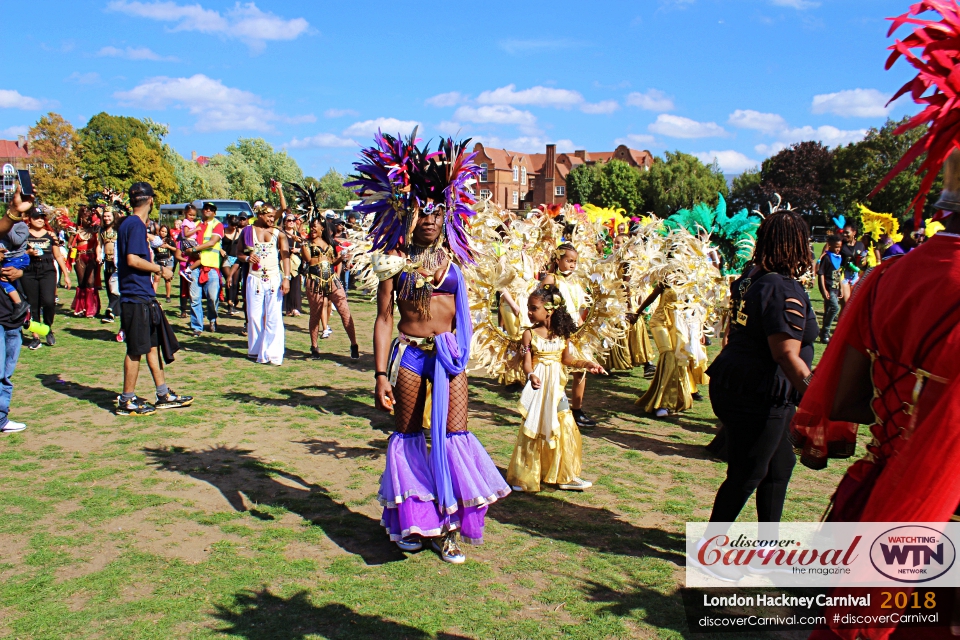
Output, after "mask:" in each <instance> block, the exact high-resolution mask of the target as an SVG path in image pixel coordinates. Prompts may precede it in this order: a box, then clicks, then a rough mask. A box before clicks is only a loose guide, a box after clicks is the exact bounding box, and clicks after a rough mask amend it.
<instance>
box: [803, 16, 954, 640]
mask: <svg viewBox="0 0 960 640" xmlns="http://www.w3.org/2000/svg"><path fill="white" fill-rule="evenodd" d="M928 10H929V11H935V12H937V13H939V14H940V20H925V19H920V18H919V17H917V16H919V15H920V14H922V13H923V12H925V11H928ZM904 24H911V25H915V29H914V31H913V33H912V34H911V35H909V36H908V37H906V38H904V39H903V40H902V41H901V40H897V41H896V42H895V44H894V45H893V46H892V47H891V49H893V54H892V55H891V56H890V59H889V60H888V67H889V66H890V65H891V64H892V63H893V62H895V61H896V60H897V59H898V58H899V57H900V56H903V57H905V58H906V59H907V61H908V62H909V63H910V64H911V65H913V66H914V67H916V68H917V70H918V74H917V76H916V78H914V79H913V80H912V81H910V82H908V83H907V84H906V85H904V88H903V89H902V90H901V92H900V93H898V94H897V96H895V97H899V95H901V94H903V93H905V92H910V93H911V95H912V97H913V99H914V101H915V102H917V103H918V104H921V105H924V109H923V111H922V112H921V113H920V114H918V115H917V116H916V117H914V118H913V119H912V120H910V121H909V122H908V123H907V124H906V125H904V127H901V129H900V131H901V132H902V131H905V130H908V129H910V128H913V127H916V126H919V125H921V124H924V123H926V124H928V125H929V129H928V130H927V132H926V134H925V135H924V136H923V137H922V138H921V139H920V140H919V141H918V142H917V144H915V145H914V146H913V147H912V148H911V149H910V150H909V151H908V152H907V154H906V155H905V156H904V158H903V159H902V160H901V161H900V163H898V164H897V166H896V168H895V169H894V171H893V172H891V174H890V175H888V176H887V177H886V178H884V181H883V182H881V184H880V187H882V186H883V185H884V184H886V183H887V182H888V181H889V180H890V179H891V178H892V177H893V176H894V175H896V173H898V172H899V171H902V170H903V169H905V168H906V167H907V166H909V165H910V164H911V163H912V162H913V161H914V160H916V159H918V158H919V157H920V156H921V155H924V154H925V157H924V159H923V162H922V163H921V173H924V179H923V183H922V187H921V190H920V192H919V193H918V194H917V195H916V197H915V198H914V206H915V207H916V208H915V212H916V214H917V216H919V215H920V213H921V212H922V210H923V205H924V202H925V201H926V198H927V192H928V190H929V189H930V187H931V185H932V184H933V181H934V179H935V178H936V176H937V174H938V173H939V170H940V167H941V166H944V165H945V169H946V171H945V175H944V191H943V193H942V194H941V197H940V200H939V201H938V202H937V205H936V206H937V208H938V209H940V210H941V215H940V217H944V216H949V215H951V214H952V215H954V216H956V215H960V214H957V213H954V212H956V211H960V198H958V197H957V196H958V191H960V151H957V149H958V148H960V108H958V106H960V105H958V103H957V100H958V95H960V94H958V91H960V78H958V75H957V69H960V6H958V5H957V3H956V2H954V1H952V0H951V1H947V0H938V1H932V0H928V1H924V2H918V3H916V4H914V5H913V6H912V7H911V8H910V11H909V13H907V14H904V15H902V16H900V17H898V18H895V19H893V26H892V29H891V32H892V31H893V30H895V29H897V28H898V27H900V26H901V25H904ZM914 50H918V51H917V52H916V53H915V52H914ZM928 92H929V93H928ZM880 187H878V188H880ZM904 327H909V330H906V331H905V330H904V329H903V328H904ZM866 359H869V381H870V384H871V385H872V387H873V389H872V391H873V393H872V400H871V402H870V408H871V410H872V413H873V414H874V418H875V420H874V424H872V425H871V426H870V432H871V434H872V435H873V441H872V442H871V443H870V444H869V445H868V446H867V453H866V455H865V457H864V458H862V459H860V460H858V461H857V462H855V463H854V464H853V465H851V466H850V467H849V469H848V470H847V473H846V475H845V476H844V478H843V480H841V482H840V485H839V486H838V487H837V490H836V492H835V494H834V496H833V500H832V504H831V509H830V512H829V515H828V519H829V520H832V521H843V522H858V521H860V522H946V521H948V520H950V519H951V518H952V517H953V515H954V513H955V511H956V508H957V502H958V496H960V430H958V429H957V424H960V238H957V237H956V236H951V235H949V234H943V233H941V234H937V235H935V236H934V237H932V238H930V239H929V240H928V241H926V242H924V243H923V244H922V245H920V246H919V247H918V248H916V249H914V250H913V251H911V252H910V253H908V254H907V255H904V256H899V257H894V258H890V259H887V260H884V261H883V262H882V263H881V264H880V265H879V266H878V267H877V268H875V269H874V270H873V271H872V272H871V273H870V274H869V275H868V276H867V277H866V278H864V279H863V281H862V282H861V283H860V285H859V286H858V288H857V289H856V290H855V292H854V295H853V297H852V298H851V299H850V300H849V301H848V302H847V306H846V308H845V309H844V312H843V315H842V316H841V318H840V322H839V324H838V326H837V330H836V332H835V333H834V336H833V338H832V339H831V340H830V344H829V346H828V347H827V350H826V352H825V353H824V355H823V357H822V358H821V360H820V363H819V365H818V366H817V369H816V372H815V374H814V376H813V381H812V382H811V384H810V387H809V388H808V390H807V392H806V393H805V394H804V397H803V400H802V402H801V403H800V406H799V408H798V410H797V415H796V417H795V419H794V423H793V427H792V431H791V437H792V439H793V441H794V443H795V445H796V446H797V447H798V448H800V449H801V450H802V457H801V462H802V463H803V464H805V465H807V466H810V467H813V468H823V467H824V466H826V464H827V459H828V458H830V457H849V456H851V455H853V453H854V452H855V450H856V436H857V429H858V425H856V424H853V423H847V422H840V421H836V420H832V419H831V415H836V413H834V407H835V405H837V406H838V409H840V408H842V407H844V406H845V403H844V402H842V401H841V402H839V403H837V402H836V401H837V397H836V395H837V393H838V389H840V388H841V386H842V385H841V384H840V382H841V380H842V379H843V378H844V376H845V374H844V370H845V368H846V367H848V366H849V365H856V366H857V367H858V368H860V367H861V366H862V363H863V362H864V360H866ZM858 361H859V363H860V364H858ZM864 377H866V376H864ZM865 391H866V390H865ZM841 400H842V399H841ZM848 591H852V590H848V589H844V592H845V593H846V592H848ZM858 595H861V594H858ZM880 606H881V604H880V603H879V602H878V600H875V601H874V603H873V610H870V611H865V610H864V609H863V608H859V609H856V610H855V613H856V614H857V615H863V616H867V615H868V614H869V615H873V614H890V613H891V611H889V610H881V609H880ZM852 612H853V611H852V610H850V609H847V608H843V607H830V608H828V609H827V611H825V615H826V618H827V620H828V621H831V620H833V619H834V617H835V616H836V617H837V618H841V619H842V618H843V614H846V613H852ZM830 627H831V628H830V629H824V630H818V631H816V632H815V633H814V636H813V637H816V638H835V637H842V638H850V639H853V638H870V639H877V638H881V639H882V638H887V637H889V636H890V634H891V633H893V631H894V629H893V628H892V627H888V628H868V627H865V626H853V627H847V628H838V627H837V625H835V624H833V623H830ZM904 637H906V634H904Z"/></svg>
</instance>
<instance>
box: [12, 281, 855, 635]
mask: <svg viewBox="0 0 960 640" xmlns="http://www.w3.org/2000/svg"><path fill="white" fill-rule="evenodd" d="M61 295H62V296H63V297H64V299H65V301H67V302H69V298H70V293H68V292H63V291H61ZM812 296H813V297H814V298H817V295H816V292H815V291H814V292H812ZM814 304H815V306H817V308H818V312H819V310H820V309H819V308H820V307H821V306H822V305H821V304H820V302H819V300H818V299H817V300H816V301H815V302H814ZM351 307H352V310H353V313H354V316H355V318H356V319H357V323H358V333H359V335H360V336H361V342H362V344H369V337H370V335H371V333H372V319H373V311H374V309H373V306H372V305H371V304H370V303H369V301H366V300H362V299H360V298H355V297H352V298H351ZM171 310H172V307H171ZM171 321H172V322H173V323H174V324H175V326H178V327H181V328H182V327H185V321H182V320H179V319H173V318H171ZM334 323H335V325H334V329H335V334H334V337H333V338H331V339H330V340H327V341H324V342H323V343H322V349H323V350H324V351H325V352H327V353H328V354H329V357H328V358H327V359H326V360H323V361H319V362H315V361H311V360H308V359H306V355H307V353H308V350H309V341H308V336H307V334H306V317H302V318H299V319H296V320H290V321H289V322H288V331H287V348H288V351H287V360H286V361H285V363H284V365H283V366H282V367H265V366H261V365H256V364H253V363H250V362H248V361H247V360H246V359H245V358H243V349H244V346H245V339H244V338H242V337H241V336H240V335H239V328H240V323H239V320H238V319H230V318H227V319H224V320H223V321H222V327H223V329H224V333H221V334H217V335H215V336H211V335H205V336H204V337H202V338H200V339H193V338H192V337H188V336H187V334H186V333H181V338H182V344H183V347H184V351H182V352H181V353H180V354H179V355H178V359H177V362H176V363H174V364H173V365H171V366H170V367H169V368H168V370H167V374H168V382H169V383H170V385H171V386H172V387H173V388H175V389H176V390H177V391H178V392H182V393H189V394H192V395H195V396H196V397H197V401H196V405H195V406H194V407H192V408H190V409H186V410H183V411H180V412H166V413H160V414H158V415H156V416H153V417H150V418H143V419H134V418H124V419H121V418H117V417H115V416H113V415H112V413H111V412H110V406H111V402H112V399H113V397H114V396H115V395H116V393H117V392H118V388H119V384H120V382H119V380H120V364H121V361H122V358H123V346H122V345H120V344H118V343H116V342H115V341H113V340H112V337H113V331H115V330H116V327H115V326H114V325H106V326H104V325H100V324H99V323H98V322H97V321H95V320H86V319H72V318H66V317H58V318H57V322H56V325H55V330H56V332H57V338H58V343H57V346H56V347H55V348H47V347H43V348H42V349H40V350H39V351H36V352H29V351H24V352H23V354H22V357H21V361H20V365H19V367H18V369H17V373H16V375H15V377H14V383H15V385H16V390H15V392H14V401H13V406H14V410H13V413H12V416H13V417H14V418H15V419H18V420H23V421H25V422H27V423H28V424H29V429H28V430H27V431H25V432H23V433H22V434H17V435H8V436H4V437H0V534H2V535H3V537H4V541H5V544H4V545H2V546H0V636H2V637H14V638H33V639H40V638H164V639H166V638H222V637H229V638H257V639H267V638H277V639H294V638H367V637H374V638H378V640H386V639H389V638H441V637H443V638H454V637H468V638H473V637H477V638H556V637H559V636H567V637H574V638H620V637H642V638H680V637H686V636H687V633H688V632H687V628H686V623H685V621H684V617H683V608H682V603H681V600H680V596H679V592H678V588H679V586H680V585H681V584H682V579H683V531H684V523H685V522H686V521H688V520H703V519H706V518H707V517H708V515H709V510H710V506H711V504H712V499H713V495H714V493H715V491H716V489H717V487H718V486H719V484H720V482H721V481H722V479H723V475H724V471H725V468H724V466H723V465H722V464H720V463H718V462H716V461H713V460H711V459H709V458H708V457H707V456H706V455H705V453H704V451H703V445H705V444H706V443H708V442H709V441H710V439H711V438H712V437H713V434H714V423H715V418H714V417H713V415H712V413H711V411H710V406H709V402H698V403H696V406H695V407H694V409H693V410H692V411H690V412H689V413H687V414H684V415H682V416H679V417H676V418H671V419H668V420H665V421H653V420H650V419H648V418H647V417H644V416H640V415H638V414H637V413H636V409H635V407H634V405H633V400H634V399H635V398H636V396H637V395H639V394H640V393H642V392H643V391H644V390H645V389H646V387H647V385H648V383H647V382H646V381H644V380H643V379H642V377H641V376H640V375H637V374H617V375H614V376H611V377H610V378H591V379H590V381H589V383H588V385H589V387H588V396H587V403H586V405H585V407H586V409H587V410H588V411H589V413H590V414H591V415H593V416H594V417H595V418H597V419H598V420H599V421H600V423H601V425H600V426H599V427H598V428H596V429H594V430H591V431H588V432H585V433H584V454H585V455H584V476H585V477H587V478H588V479H591V480H594V481H595V482H596V485H595V487H594V488H593V489H592V490H591V491H589V492H586V493H584V494H573V493H563V492H556V491H544V492H542V493H540V494H537V495H511V496H509V497H508V498H506V499H505V500H503V501H500V502H498V503H497V504H495V505H494V506H493V507H492V508H491V509H490V511H489V513H488V516H487V531H486V543H485V545H484V546H483V547H480V548H477V549H475V548H472V547H468V548H467V553H468V558H469V560H468V562H467V564H465V565H463V566H460V567H453V566H451V565H446V564H444V563H442V562H440V561H439V560H438V558H437V556H436V555H435V554H433V553H432V552H430V551H424V552H421V553H417V554H409V555H404V554H401V553H399V551H398V550H397V549H396V548H395V547H394V546H393V545H391V544H390V543H389V542H388V541H387V539H386V537H385V536H384V534H383V532H382V529H381V528H380V526H379V507H378V505H377V503H376V499H375V495H376V490H377V485H378V479H379V474H380V471H381V470H382V465H383V456H384V452H385V450H386V438H387V435H388V433H389V430H390V424H391V423H390V419H389V417H387V416H384V415H381V414H379V413H377V412H376V411H375V410H374V408H373V403H372V398H371V394H370V390H371V387H372V384H373V382H372V380H373V378H372V366H373V363H372V358H371V357H370V355H369V354H365V355H364V357H363V358H362V359H361V361H360V363H359V364H357V363H354V362H352V361H350V360H349V359H348V357H347V354H348V348H347V347H348V345H347V341H346V340H345V338H344V335H343V331H342V329H341V327H340V326H339V324H337V320H336V316H334ZM715 349H716V348H715V347H713V348H712V353H713V352H715ZM820 351H821V348H820V347H819V346H818V354H819V353H820ZM150 387H151V385H150V380H149V375H148V374H147V373H146V371H144V372H143V374H142V376H141V381H140V385H139V391H140V393H141V395H144V396H148V394H149V392H150ZM702 391H704V392H706V389H703V390H702ZM471 393H472V403H473V404H472V405H471V406H472V418H471V429H472V430H473V431H474V432H475V433H476V434H477V436H478V437H479V438H480V440H481V441H482V442H483V443H484V445H485V446H486V447H487V449H488V451H490V453H491V456H492V457H493V459H494V461H495V462H496V463H497V465H498V466H499V467H501V469H504V468H505V467H506V465H507V462H508V460H509V455H510V453H511V450H512V447H513V442H514V439H515V437H516V432H517V428H518V426H519V418H518V416H517V414H516V412H515V410H514V407H515V404H516V399H517V391H516V390H504V389H501V388H500V387H498V386H497V385H496V384H494V383H493V382H492V381H490V380H486V379H482V378H474V379H472V387H471ZM845 467H846V465H844V464H837V463H831V465H830V467H829V469H828V470H826V471H824V472H819V473H815V472H812V471H809V470H807V469H805V468H803V467H800V466H798V467H797V470H796V472H795V474H794V479H793V482H792V483H791V486H790V493H789V495H788V502H787V506H786V514H785V515H786V518H787V519H789V520H814V519H817V518H819V516H820V514H821V512H822V511H823V509H824V507H825V506H826V503H827V499H828V497H829V495H830V494H831V492H832V490H833V488H834V487H835V486H836V483H837V481H838V479H839V477H840V474H842V472H843V471H844V470H845ZM752 510H753V504H752V502H751V503H750V504H749V505H748V507H747V509H745V511H744V513H743V514H742V516H741V517H742V518H743V519H748V520H749V519H753V518H754V517H755V515H754V513H753V511H752ZM721 637H725V636H721Z"/></svg>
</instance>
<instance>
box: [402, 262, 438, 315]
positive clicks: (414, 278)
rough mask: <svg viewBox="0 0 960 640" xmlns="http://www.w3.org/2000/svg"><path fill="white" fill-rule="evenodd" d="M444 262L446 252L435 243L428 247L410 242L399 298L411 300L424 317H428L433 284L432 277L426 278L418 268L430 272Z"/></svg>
mask: <svg viewBox="0 0 960 640" xmlns="http://www.w3.org/2000/svg"><path fill="white" fill-rule="evenodd" d="M446 262H447V252H446V251H445V250H444V249H443V248H442V247H440V246H438V245H436V244H435V245H431V246H429V247H421V246H419V245H416V244H411V245H410V250H409V251H408V252H407V264H406V266H404V268H403V270H404V271H405V272H406V274H407V277H406V278H405V279H404V281H403V285H402V286H401V287H400V292H399V298H400V299H401V300H406V301H408V302H412V303H413V304H414V306H415V307H416V309H417V312H418V313H419V314H420V315H421V316H423V317H424V318H426V319H429V318H430V300H431V298H432V297H433V290H434V284H433V281H432V277H431V279H429V280H428V279H427V278H425V277H424V275H423V274H422V273H420V269H425V270H427V271H429V272H431V274H432V273H433V272H435V271H437V270H438V269H439V268H440V267H441V266H443V265H444V264H445V263H446Z"/></svg>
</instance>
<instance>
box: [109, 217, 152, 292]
mask: <svg viewBox="0 0 960 640" xmlns="http://www.w3.org/2000/svg"><path fill="white" fill-rule="evenodd" d="M131 254H132V255H135V256H139V257H141V258H143V259H144V260H146V261H147V262H150V261H151V259H150V245H149V243H148V242H147V226H146V225H145V224H143V220H141V219H140V218H139V217H138V216H133V215H131V216H127V217H126V218H124V219H123V221H122V222H120V229H119V230H118V231H117V278H118V279H119V282H120V302H135V301H136V299H138V298H139V299H143V298H154V297H156V294H155V293H154V292H153V283H152V282H151V281H150V276H151V275H152V274H151V273H150V272H149V271H141V270H140V269H134V268H132V267H130V266H128V265H127V256H129V255H131Z"/></svg>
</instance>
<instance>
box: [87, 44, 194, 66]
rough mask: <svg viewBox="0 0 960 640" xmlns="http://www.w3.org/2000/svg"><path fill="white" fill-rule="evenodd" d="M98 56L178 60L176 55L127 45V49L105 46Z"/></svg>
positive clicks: (166, 60)
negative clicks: (166, 54)
mask: <svg viewBox="0 0 960 640" xmlns="http://www.w3.org/2000/svg"><path fill="white" fill-rule="evenodd" d="M97 55H98V56H106V57H109V58H126V59H127V60H154V61H160V60H162V61H165V62H176V61H177V58H175V57H174V56H161V55H160V54H159V53H157V52H155V51H153V50H152V49H148V48H147V47H127V48H126V49H118V48H117V47H104V48H102V49H100V51H98V52H97Z"/></svg>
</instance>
